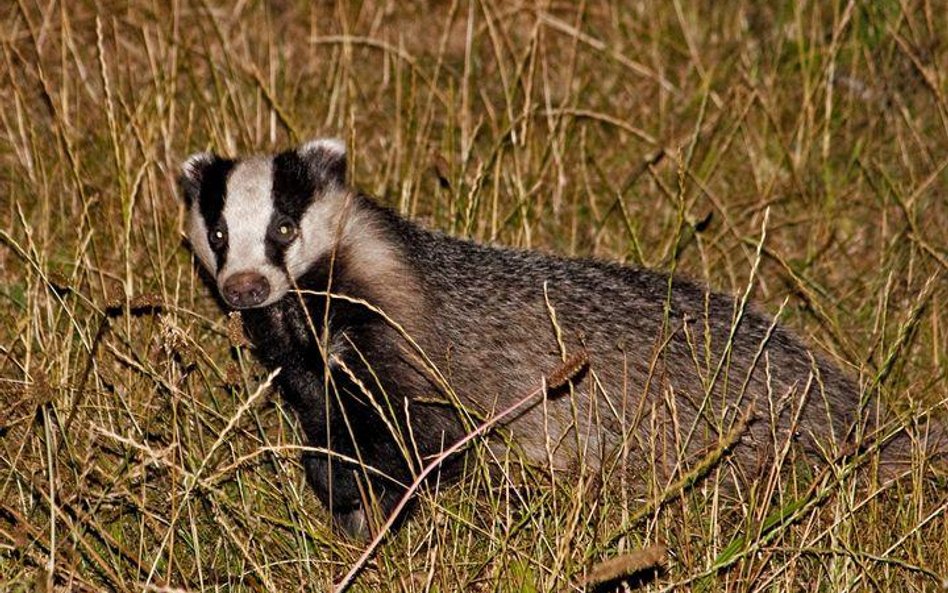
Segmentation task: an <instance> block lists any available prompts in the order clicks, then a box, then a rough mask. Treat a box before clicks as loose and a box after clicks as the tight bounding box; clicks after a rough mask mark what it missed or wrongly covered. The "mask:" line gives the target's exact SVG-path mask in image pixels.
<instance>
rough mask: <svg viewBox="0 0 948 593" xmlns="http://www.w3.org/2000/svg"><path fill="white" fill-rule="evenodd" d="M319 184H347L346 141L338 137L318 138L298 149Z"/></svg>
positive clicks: (342, 185)
mask: <svg viewBox="0 0 948 593" xmlns="http://www.w3.org/2000/svg"><path fill="white" fill-rule="evenodd" d="M296 153H297V154H298V155H300V158H301V159H303V162H305V163H306V167H307V168H308V169H309V173H310V175H311V176H312V178H313V180H314V181H315V182H316V184H317V186H321V187H324V186H328V185H335V186H336V187H340V188H341V187H345V185H346V143H345V142H343V141H342V140H339V139H337V138H317V139H316V140H310V141H309V142H307V143H306V144H303V145H302V146H300V147H299V148H297V149H296Z"/></svg>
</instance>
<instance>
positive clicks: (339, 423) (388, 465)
mask: <svg viewBox="0 0 948 593" xmlns="http://www.w3.org/2000/svg"><path fill="white" fill-rule="evenodd" d="M281 387H282V391H283V394H284V398H285V399H286V400H287V401H288V402H289V403H290V404H291V405H292V407H293V408H294V409H295V411H296V413H297V416H298V418H299V420H300V424H301V425H302V428H303V431H304V432H305V434H306V440H307V445H308V447H310V450H308V451H307V452H306V453H304V454H303V459H302V461H303V467H304V469H305V471H306V478H307V481H308V482H309V485H310V487H311V488H312V489H313V491H314V492H315V493H316V495H317V497H318V498H319V499H320V501H321V502H322V503H323V504H324V505H325V506H326V508H328V509H329V510H330V511H331V513H332V516H333V522H334V523H335V524H336V526H337V527H339V528H341V529H342V530H343V531H345V532H346V533H347V534H349V535H351V536H353V537H357V538H365V537H368V536H369V535H370V533H371V531H372V528H373V526H375V525H379V524H381V523H383V522H384V521H385V520H386V519H387V517H388V515H389V513H390V512H391V511H392V510H393V509H394V507H395V505H396V504H397V503H398V500H399V499H400V498H401V496H402V494H403V493H404V492H405V489H406V486H407V484H409V483H410V482H411V470H410V468H409V464H408V462H407V461H406V459H405V456H404V453H403V451H402V448H401V447H399V446H398V444H397V441H396V439H395V438H394V436H393V435H392V434H391V430H390V427H391V426H392V425H391V423H386V422H385V421H384V420H383V419H382V418H381V417H380V416H379V411H378V409H377V408H376V407H374V406H371V405H369V404H368V403H367V402H366V399H367V398H366V396H365V394H361V393H359V392H357V391H354V390H355V389H358V387H357V385H355V384H354V383H352V382H351V381H350V380H348V379H347V378H345V377H336V376H334V377H333V380H332V381H330V382H329V387H328V388H327V387H326V386H325V385H324V382H323V380H322V377H317V376H316V374H315V373H307V372H292V371H290V372H289V373H285V375H284V376H283V379H282V384H281ZM326 389H328V390H329V391H330V392H331V393H330V394H325V390H326Z"/></svg>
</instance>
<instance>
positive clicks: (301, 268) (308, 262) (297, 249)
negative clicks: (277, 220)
mask: <svg viewBox="0 0 948 593" xmlns="http://www.w3.org/2000/svg"><path fill="white" fill-rule="evenodd" d="M342 202H343V200H340V199H339V198H338V196H318V197H316V199H315V200H314V201H313V203H312V204H310V206H309V208H307V209H306V212H304V213H303V218H302V219H301V220H300V235H299V237H297V238H296V241H293V243H292V244H291V245H290V246H289V247H288V248H287V250H286V254H285V256H284V263H285V264H286V270H287V271H288V272H289V273H290V276H292V277H293V278H299V277H300V276H302V275H303V274H304V273H306V271H307V270H308V269H309V268H310V266H312V265H313V263H315V262H316V260H318V259H319V258H320V257H322V256H323V255H325V254H327V253H329V252H330V250H331V249H332V242H333V239H335V236H336V224H337V221H338V215H339V210H340V209H341V204H342Z"/></svg>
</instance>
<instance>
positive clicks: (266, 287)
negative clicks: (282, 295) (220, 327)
mask: <svg viewBox="0 0 948 593" xmlns="http://www.w3.org/2000/svg"><path fill="white" fill-rule="evenodd" d="M222 292H223V294H224V300H225V301H227V304H228V305H230V306H231V307H234V308H236V309H244V308H247V307H256V306H257V305H259V304H261V303H263V302H264V301H265V300H267V297H268V296H270V283H269V282H268V281H267V279H266V278H265V277H263V276H262V275H260V274H258V273H256V272H238V273H236V274H234V275H232V276H230V277H229V278H228V279H227V280H226V281H224V288H223V291H222Z"/></svg>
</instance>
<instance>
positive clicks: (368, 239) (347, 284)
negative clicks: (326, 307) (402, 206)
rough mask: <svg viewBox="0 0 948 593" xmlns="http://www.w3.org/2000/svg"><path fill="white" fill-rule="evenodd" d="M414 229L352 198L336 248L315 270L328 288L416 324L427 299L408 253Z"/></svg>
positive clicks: (392, 317) (344, 211) (396, 319)
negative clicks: (418, 314)
mask: <svg viewBox="0 0 948 593" xmlns="http://www.w3.org/2000/svg"><path fill="white" fill-rule="evenodd" d="M409 230H413V227H412V226H411V224H410V223H408V222H407V221H404V220H402V219H400V218H398V216H397V215H395V213H394V212H391V211H389V210H387V209H384V208H382V207H380V206H378V205H376V204H375V203H374V202H372V201H371V200H370V199H369V198H367V197H365V196H362V195H359V194H350V195H348V196H346V202H345V204H344V205H343V206H342V209H341V213H340V218H339V222H338V223H337V227H336V229H334V234H335V236H336V238H335V240H334V248H333V249H332V250H331V251H330V253H329V254H327V255H326V256H324V257H322V258H321V259H320V261H319V262H318V263H317V265H316V266H315V267H317V268H319V269H318V271H317V276H318V277H319V279H320V281H321V282H322V283H323V285H324V287H325V288H324V290H326V289H328V290H329V291H330V293H331V294H333V295H338V296H339V297H340V298H353V299H359V300H363V301H365V302H366V303H367V304H369V305H371V306H372V307H374V308H376V309H378V310H379V311H381V312H382V313H383V314H384V315H385V316H386V317H388V318H389V319H390V320H392V321H394V322H396V323H398V324H400V325H405V326H406V327H407V326H412V325H414V321H415V317H416V316H417V315H416V312H417V311H419V309H420V307H419V306H418V305H419V301H420V300H421V299H422V298H423V297H424V295H423V294H422V293H423V291H422V290H421V286H420V278H419V277H418V273H417V271H416V270H415V269H414V267H413V266H412V264H411V261H410V258H409V254H408V250H409V248H410V245H409V242H410V241H411V237H410V236H408V235H407V234H406V231H409Z"/></svg>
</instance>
